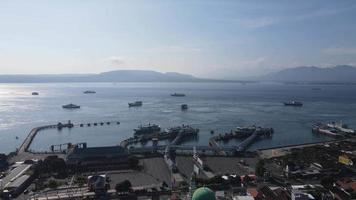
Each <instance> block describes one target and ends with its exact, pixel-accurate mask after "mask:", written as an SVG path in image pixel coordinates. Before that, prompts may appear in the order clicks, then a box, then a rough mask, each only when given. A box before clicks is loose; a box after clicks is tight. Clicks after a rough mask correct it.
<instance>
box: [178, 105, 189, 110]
mask: <svg viewBox="0 0 356 200" xmlns="http://www.w3.org/2000/svg"><path fill="white" fill-rule="evenodd" d="M180 108H181V109H182V110H188V105H187V104H182V105H181V106H180Z"/></svg>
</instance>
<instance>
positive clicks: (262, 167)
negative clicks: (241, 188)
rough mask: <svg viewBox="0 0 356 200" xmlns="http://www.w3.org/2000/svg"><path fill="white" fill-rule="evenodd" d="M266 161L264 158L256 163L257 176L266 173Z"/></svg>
mask: <svg viewBox="0 0 356 200" xmlns="http://www.w3.org/2000/svg"><path fill="white" fill-rule="evenodd" d="M265 171H266V169H265V161H264V160H259V161H258V162H257V164H256V167H255V173H256V175H257V176H263V175H264V173H265Z"/></svg>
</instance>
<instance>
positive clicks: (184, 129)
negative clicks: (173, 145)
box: [165, 124, 199, 135]
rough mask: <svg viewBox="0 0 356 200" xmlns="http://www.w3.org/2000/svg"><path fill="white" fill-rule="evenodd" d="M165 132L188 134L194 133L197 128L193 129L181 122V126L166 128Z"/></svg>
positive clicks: (197, 130) (196, 131)
mask: <svg viewBox="0 0 356 200" xmlns="http://www.w3.org/2000/svg"><path fill="white" fill-rule="evenodd" d="M165 132H167V133H169V134H178V133H184V134H189V135H196V134H197V133H198V132H199V129H195V128H193V127H191V126H189V125H184V124H183V125H182V126H176V127H172V128H169V129H166V130H165Z"/></svg>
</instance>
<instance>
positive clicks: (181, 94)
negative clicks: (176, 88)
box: [171, 93, 185, 97]
mask: <svg viewBox="0 0 356 200" xmlns="http://www.w3.org/2000/svg"><path fill="white" fill-rule="evenodd" d="M171 96H172V97H185V94H183V93H173V94H171Z"/></svg>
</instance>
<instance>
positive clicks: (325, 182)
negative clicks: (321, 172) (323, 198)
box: [320, 176, 334, 189]
mask: <svg viewBox="0 0 356 200" xmlns="http://www.w3.org/2000/svg"><path fill="white" fill-rule="evenodd" d="M320 184H321V185H322V186H324V187H325V188H326V189H331V188H333V185H334V179H333V178H332V177H330V176H326V177H323V178H322V179H321V180H320Z"/></svg>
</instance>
